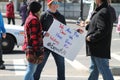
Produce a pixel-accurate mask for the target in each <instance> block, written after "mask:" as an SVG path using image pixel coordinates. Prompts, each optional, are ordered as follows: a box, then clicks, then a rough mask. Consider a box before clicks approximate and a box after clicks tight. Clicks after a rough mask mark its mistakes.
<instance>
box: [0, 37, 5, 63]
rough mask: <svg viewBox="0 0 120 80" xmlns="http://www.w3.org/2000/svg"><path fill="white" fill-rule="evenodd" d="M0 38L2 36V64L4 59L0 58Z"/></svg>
mask: <svg viewBox="0 0 120 80" xmlns="http://www.w3.org/2000/svg"><path fill="white" fill-rule="evenodd" d="M1 40H2V38H0V65H2V64H3V63H4V61H3V60H2V53H3V52H2V44H1Z"/></svg>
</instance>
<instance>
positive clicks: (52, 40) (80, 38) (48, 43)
mask: <svg viewBox="0 0 120 80" xmlns="http://www.w3.org/2000/svg"><path fill="white" fill-rule="evenodd" d="M48 33H49V34H50V36H49V37H44V46H45V47H46V48H48V49H50V50H51V51H53V52H55V53H57V54H59V55H61V56H63V57H65V58H67V59H69V60H74V59H75V57H76V56H77V54H78V53H79V51H80V49H81V48H82V47H83V44H84V35H83V34H80V33H78V32H77V31H76V30H74V29H73V28H71V27H68V26H66V25H64V24H62V23H60V22H59V21H57V20H55V19H54V21H53V23H52V25H51V26H50V28H49V30H48Z"/></svg>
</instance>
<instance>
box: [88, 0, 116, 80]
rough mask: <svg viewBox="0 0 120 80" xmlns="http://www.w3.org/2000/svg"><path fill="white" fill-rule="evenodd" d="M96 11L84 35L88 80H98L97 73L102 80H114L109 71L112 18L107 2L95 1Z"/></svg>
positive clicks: (103, 0)
mask: <svg viewBox="0 0 120 80" xmlns="http://www.w3.org/2000/svg"><path fill="white" fill-rule="evenodd" d="M95 3H96V6H97V7H96V9H95V11H94V13H93V14H92V16H91V20H90V23H89V26H87V28H86V29H87V31H88V32H87V35H86V53H87V56H91V66H90V75H89V77H88V80H98V77H99V73H101V74H102V76H103V79H104V80H114V79H113V75H112V73H111V71H110V69H109V59H110V58H111V55H110V54H111V50H110V49H111V37H112V29H113V25H111V24H113V18H112V15H111V12H110V7H109V4H108V2H107V0H95Z"/></svg>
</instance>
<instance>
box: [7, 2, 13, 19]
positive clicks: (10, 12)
mask: <svg viewBox="0 0 120 80" xmlns="http://www.w3.org/2000/svg"><path fill="white" fill-rule="evenodd" d="M6 17H7V18H14V17H15V14H14V5H13V2H10V3H8V4H7V5H6Z"/></svg>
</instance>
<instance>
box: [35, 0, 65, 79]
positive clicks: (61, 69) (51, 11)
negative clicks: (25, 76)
mask: <svg viewBox="0 0 120 80" xmlns="http://www.w3.org/2000/svg"><path fill="white" fill-rule="evenodd" d="M47 1H48V2H47V5H48V10H47V11H45V12H44V13H43V14H42V15H41V19H40V21H41V24H42V26H43V31H44V32H47V31H48V29H49V28H50V26H51V24H52V22H53V19H54V18H55V19H57V20H58V21H60V22H62V23H63V24H66V21H65V17H64V16H63V15H61V14H60V12H59V11H58V10H57V9H58V6H59V2H58V0H47ZM50 53H51V54H52V56H53V57H54V60H55V63H56V66H57V80H65V61H64V57H62V56H60V55H58V54H56V53H54V52H52V51H50V50H48V49H47V48H45V57H44V60H43V62H42V63H41V64H39V65H38V67H37V70H36V72H35V74H34V80H39V78H40V75H41V72H42V70H43V67H44V65H45V64H46V61H47V59H48V57H49V55H50Z"/></svg>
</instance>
